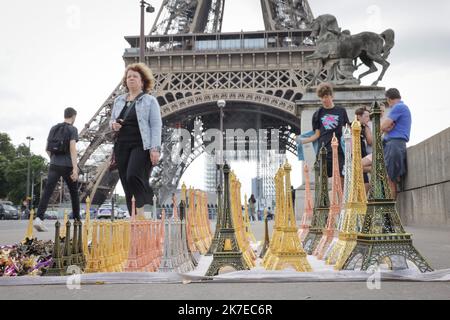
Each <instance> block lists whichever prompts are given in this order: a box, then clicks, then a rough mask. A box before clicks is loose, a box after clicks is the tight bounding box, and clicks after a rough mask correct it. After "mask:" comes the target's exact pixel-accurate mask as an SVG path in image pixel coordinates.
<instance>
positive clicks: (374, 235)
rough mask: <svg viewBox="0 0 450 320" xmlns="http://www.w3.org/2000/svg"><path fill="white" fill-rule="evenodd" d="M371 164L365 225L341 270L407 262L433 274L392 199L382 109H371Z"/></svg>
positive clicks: (394, 266)
mask: <svg viewBox="0 0 450 320" xmlns="http://www.w3.org/2000/svg"><path fill="white" fill-rule="evenodd" d="M372 114H373V137H374V146H373V148H374V149H373V163H372V174H371V183H370V191H369V198H368V204H367V213H366V217H365V220H364V225H363V228H362V230H361V232H360V233H359V234H358V237H357V239H356V247H355V248H354V250H353V252H352V253H351V255H350V256H349V258H348V259H347V262H346V263H345V264H344V267H343V269H344V270H354V269H355V268H356V267H357V265H358V264H359V263H360V264H361V270H362V271H366V270H368V269H369V268H370V267H373V266H379V265H380V264H382V263H383V262H384V261H387V262H388V265H389V266H390V268H391V269H393V270H402V269H407V268H408V263H407V260H409V261H411V262H412V263H414V264H415V265H416V266H417V268H418V269H419V270H420V271H421V272H423V273H424V272H432V271H433V269H432V268H431V267H430V265H429V264H428V262H427V261H426V260H425V259H424V258H423V257H422V256H421V255H420V253H419V252H418V251H417V249H416V248H415V247H414V246H413V243H412V238H411V234H408V233H406V232H405V230H404V228H403V226H402V223H401V221H400V217H399V215H398V212H397V210H396V208H395V201H394V200H392V195H391V190H390V187H389V183H388V179H387V172H386V164H385V161H384V152H383V144H382V138H381V129H380V117H381V109H380V107H379V105H378V103H377V102H375V105H374V107H373V113H372Z"/></svg>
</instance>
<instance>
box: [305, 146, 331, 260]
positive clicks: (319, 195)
mask: <svg viewBox="0 0 450 320" xmlns="http://www.w3.org/2000/svg"><path fill="white" fill-rule="evenodd" d="M317 161H319V164H320V177H319V180H318V181H319V185H318V188H316V199H315V205H314V214H313V218H312V222H311V227H310V229H309V233H308V235H307V236H306V238H305V241H304V242H303V243H304V247H305V251H306V253H307V254H309V255H312V254H313V253H314V250H316V248H317V246H318V245H319V242H320V239H321V238H322V235H323V230H324V229H325V228H326V226H327V219H328V218H327V217H328V212H329V210H330V197H329V194H328V173H327V149H326V148H325V146H322V148H321V149H320V159H318V160H317ZM316 172H317V170H316ZM316 181H317V180H316Z"/></svg>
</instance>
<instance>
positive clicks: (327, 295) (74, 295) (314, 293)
mask: <svg viewBox="0 0 450 320" xmlns="http://www.w3.org/2000/svg"><path fill="white" fill-rule="evenodd" d="M252 227H253V230H254V233H255V235H256V237H257V238H258V239H261V240H262V238H263V224H262V223H254V224H253V225H252ZM25 229H26V222H24V221H19V222H12V221H0V244H3V245H4V244H11V243H15V242H18V241H20V240H21V239H22V237H23V235H24V234H25ZM407 231H408V232H411V233H412V234H413V235H414V244H415V246H416V248H417V249H418V250H419V251H420V252H421V253H422V255H424V256H425V257H426V258H427V260H428V261H429V263H430V264H431V265H432V267H434V268H435V269H449V268H450V229H439V228H407ZM52 238H53V234H52V232H49V233H40V234H39V239H52ZM0 299H90V300H93V299H121V300H128V299H132V300H135V299H164V300H166V299H176V300H200V299H202V300H210V299H212V300H227V299H232V300H253V299H255V300H267V299H268V300H286V299H295V300H302V299H383V300H390V299H446V300H448V299H450V283H413V282H407V283H405V282H383V283H382V284H381V289H380V290H369V289H368V288H367V285H366V283H293V284H287V283H280V284H263V283H261V284H214V283H208V284H203V283H202V284H189V285H178V284H177V285H154V284H152V285H93V286H82V287H81V289H80V290H68V289H67V288H66V287H65V286H35V287H33V286H27V287H0Z"/></svg>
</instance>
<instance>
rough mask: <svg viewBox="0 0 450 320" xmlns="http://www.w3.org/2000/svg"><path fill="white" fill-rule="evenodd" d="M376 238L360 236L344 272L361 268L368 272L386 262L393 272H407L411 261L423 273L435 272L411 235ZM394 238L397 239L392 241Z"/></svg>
mask: <svg viewBox="0 0 450 320" xmlns="http://www.w3.org/2000/svg"><path fill="white" fill-rule="evenodd" d="M376 238H377V240H374V239H373V238H371V237H363V236H359V237H358V240H357V244H356V247H355V249H354V250H353V252H352V253H351V255H350V257H349V258H348V259H347V261H346V263H345V264H344V267H343V270H355V269H356V268H357V267H358V268H359V267H360V268H361V271H367V270H369V268H371V267H378V266H379V265H380V264H383V263H384V262H385V261H387V263H388V265H389V268H390V269H391V270H405V269H408V263H407V260H409V261H411V262H412V263H414V264H415V265H416V266H417V268H418V269H419V270H420V272H422V273H425V272H433V271H434V270H433V269H432V268H431V267H430V265H429V264H428V262H427V261H426V260H425V259H424V258H423V257H422V256H421V254H420V253H419V252H418V251H417V249H416V248H415V247H414V246H413V244H412V239H411V236H410V235H408V234H405V235H389V234H388V235H383V236H381V237H380V236H379V235H377V236H376ZM383 238H384V239H383ZM392 238H396V239H395V240H392Z"/></svg>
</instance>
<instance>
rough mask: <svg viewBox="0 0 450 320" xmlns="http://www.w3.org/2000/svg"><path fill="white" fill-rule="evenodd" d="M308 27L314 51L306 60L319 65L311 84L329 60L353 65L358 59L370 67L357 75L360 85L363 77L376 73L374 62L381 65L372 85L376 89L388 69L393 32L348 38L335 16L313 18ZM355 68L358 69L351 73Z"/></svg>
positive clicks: (362, 33) (364, 34) (393, 38)
mask: <svg viewBox="0 0 450 320" xmlns="http://www.w3.org/2000/svg"><path fill="white" fill-rule="evenodd" d="M311 28H312V33H311V36H310V37H311V38H313V39H315V40H316V46H317V49H316V51H315V52H314V53H313V54H311V55H310V56H308V57H307V58H306V60H319V62H320V63H319V66H318V68H317V71H316V73H315V75H314V79H313V83H314V82H315V80H316V79H317V77H318V76H319V74H320V71H321V70H322V68H323V67H324V66H325V65H327V63H328V62H329V61H330V60H334V61H338V62H339V61H342V60H347V61H348V60H350V61H355V62H356V61H357V59H358V58H359V59H360V60H361V61H362V63H363V64H365V65H366V66H367V67H369V70H368V71H366V72H364V73H362V74H361V75H360V76H359V78H358V82H359V83H360V81H361V79H362V78H363V77H365V76H367V75H369V74H371V73H374V72H377V71H378V68H377V67H376V66H375V62H377V63H378V64H380V65H381V66H382V67H383V70H382V71H381V74H380V75H379V77H378V79H377V80H376V81H375V82H374V83H373V84H372V85H373V86H376V85H377V84H378V82H380V81H381V80H382V79H383V77H384V74H385V73H386V71H387V69H388V68H389V66H390V63H389V62H388V61H387V58H388V57H389V54H390V52H391V50H392V48H393V47H394V44H395V33H394V31H393V30H392V29H388V30H386V31H384V32H383V33H382V34H376V33H374V32H361V33H358V34H356V35H351V34H350V32H349V31H348V30H345V31H341V29H340V28H339V25H338V23H337V20H336V17H334V16H333V15H329V14H325V15H321V16H318V17H317V18H316V19H314V21H313V23H312V27H311ZM356 69H357V67H356V68H355V69H354V70H356Z"/></svg>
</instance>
